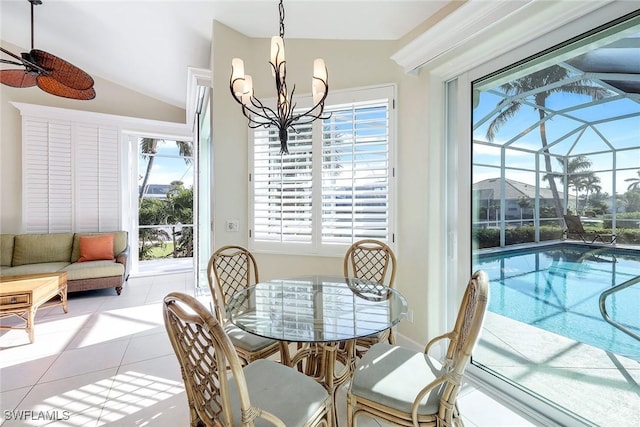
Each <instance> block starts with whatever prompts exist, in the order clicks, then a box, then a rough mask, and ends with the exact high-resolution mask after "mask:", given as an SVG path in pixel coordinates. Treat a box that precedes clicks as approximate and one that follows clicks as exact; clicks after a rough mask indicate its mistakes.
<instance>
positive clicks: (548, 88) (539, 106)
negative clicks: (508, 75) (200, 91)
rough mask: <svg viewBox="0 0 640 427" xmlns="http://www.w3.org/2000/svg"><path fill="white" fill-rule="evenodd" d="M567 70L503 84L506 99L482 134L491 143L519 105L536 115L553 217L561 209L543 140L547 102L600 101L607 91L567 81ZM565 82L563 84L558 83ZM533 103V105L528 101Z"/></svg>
mask: <svg viewBox="0 0 640 427" xmlns="http://www.w3.org/2000/svg"><path fill="white" fill-rule="evenodd" d="M571 77H573V76H572V75H571V74H570V72H569V70H567V69H566V68H563V67H560V66H558V65H552V66H551V67H548V68H545V69H543V70H540V71H536V72H533V73H531V74H528V75H526V76H524V77H521V78H519V79H516V80H513V81H511V82H507V83H505V84H503V85H502V86H500V88H501V89H502V91H503V92H504V94H505V95H506V98H505V99H503V100H502V101H500V102H499V103H498V105H497V109H498V110H499V111H500V113H498V115H497V116H496V117H495V118H494V119H493V121H492V122H491V123H490V124H489V126H488V128H487V132H486V137H487V140H489V141H493V140H494V138H495V137H496V134H497V133H498V130H499V129H500V128H501V127H502V126H503V125H504V124H505V123H506V122H508V121H509V119H511V118H512V117H513V116H514V115H515V114H516V113H517V112H518V111H519V110H520V109H521V108H522V106H523V105H533V108H534V110H536V111H537V112H538V117H539V118H540V121H539V122H538V125H537V126H538V130H539V133H540V141H541V143H542V154H543V155H544V163H545V170H546V172H547V176H548V182H549V188H550V189H551V194H552V197H553V202H554V208H555V214H556V217H557V218H562V215H563V206H562V202H561V200H560V195H559V193H558V188H557V186H556V182H555V177H554V175H553V170H552V167H551V153H550V152H549V142H548V140H547V129H546V126H547V125H546V123H547V120H548V119H549V118H551V116H550V115H549V114H548V113H547V109H546V103H547V99H548V98H549V97H550V96H551V95H552V94H556V93H565V94H575V95H585V96H589V97H590V98H591V99H592V100H598V99H602V98H604V97H605V96H606V94H607V90H606V89H604V88H602V87H600V86H597V85H595V84H593V82H591V81H589V80H585V79H578V80H576V79H571ZM563 81H566V83H562V82H563ZM532 101H533V102H532Z"/></svg>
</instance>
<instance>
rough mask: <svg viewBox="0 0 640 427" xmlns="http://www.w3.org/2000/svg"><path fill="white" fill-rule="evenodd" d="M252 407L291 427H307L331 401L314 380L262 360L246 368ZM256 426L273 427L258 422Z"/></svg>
mask: <svg viewBox="0 0 640 427" xmlns="http://www.w3.org/2000/svg"><path fill="white" fill-rule="evenodd" d="M243 371H244V376H245V379H246V381H247V388H248V389H249V399H250V400H251V405H252V406H255V407H257V408H261V409H263V410H265V411H267V412H270V413H272V414H273V415H275V416H277V417H278V418H280V419H281V420H282V421H283V422H284V424H285V425H286V426H287V427H295V426H303V425H305V423H306V422H307V421H308V420H309V418H310V417H311V416H312V415H314V414H315V413H316V412H317V411H318V409H319V408H320V407H321V406H322V405H323V404H324V402H325V401H326V400H327V399H329V394H328V393H327V391H326V390H325V389H324V387H322V386H321V385H320V384H318V383H317V382H316V381H315V380H314V379H312V378H311V377H308V376H306V375H304V374H301V373H300V372H298V371H296V370H295V369H293V368H289V367H287V366H285V365H281V364H280V363H276V362H274V361H272V360H265V359H260V360H256V361H255V362H252V363H250V364H248V365H247V366H245V367H244V369H243ZM237 390H238V389H237V386H236V383H235V381H233V380H232V381H231V382H230V383H229V391H230V393H231V399H232V401H231V406H232V408H233V417H234V418H233V423H232V425H234V426H239V425H242V423H241V422H240V419H241V417H240V403H239V400H238V391H237ZM256 426H273V424H271V423H269V422H266V421H265V420H264V419H256Z"/></svg>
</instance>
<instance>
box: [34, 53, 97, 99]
mask: <svg viewBox="0 0 640 427" xmlns="http://www.w3.org/2000/svg"><path fill="white" fill-rule="evenodd" d="M30 55H31V58H32V59H33V61H34V62H35V63H36V64H37V65H38V66H40V67H42V68H44V69H46V70H47V72H48V76H49V77H51V78H53V79H55V80H57V81H58V82H60V83H62V84H63V85H64V86H67V87H69V88H72V89H77V90H80V91H83V90H89V89H91V88H92V87H93V84H94V81H93V78H92V77H91V76H90V75H89V74H87V73H86V72H85V71H83V70H81V69H80V68H78V67H76V66H75V65H73V64H71V63H69V62H67V61H65V60H64V59H62V58H58V57H57V56H55V55H52V54H50V53H49V52H45V51H43V50H38V49H33V50H31V52H30Z"/></svg>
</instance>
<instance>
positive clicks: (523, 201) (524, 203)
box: [518, 196, 531, 227]
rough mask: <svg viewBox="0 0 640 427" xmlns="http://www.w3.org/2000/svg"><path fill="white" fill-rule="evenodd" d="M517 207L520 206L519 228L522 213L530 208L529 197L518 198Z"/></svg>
mask: <svg viewBox="0 0 640 427" xmlns="http://www.w3.org/2000/svg"><path fill="white" fill-rule="evenodd" d="M518 206H520V227H522V216H523V215H522V214H523V211H524V210H525V209H527V208H530V207H531V198H530V197H529V196H520V197H518Z"/></svg>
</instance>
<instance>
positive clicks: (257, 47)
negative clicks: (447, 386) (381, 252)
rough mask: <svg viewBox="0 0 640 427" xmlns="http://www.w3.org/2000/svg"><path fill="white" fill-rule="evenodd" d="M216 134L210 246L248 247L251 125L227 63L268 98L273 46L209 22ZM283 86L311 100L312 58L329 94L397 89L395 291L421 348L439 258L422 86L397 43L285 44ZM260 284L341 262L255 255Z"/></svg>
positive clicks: (405, 326)
mask: <svg viewBox="0 0 640 427" xmlns="http://www.w3.org/2000/svg"><path fill="white" fill-rule="evenodd" d="M213 35H214V36H213V45H212V58H213V82H214V83H213V86H214V87H213V97H212V99H213V110H212V111H213V115H212V120H213V125H212V126H213V127H212V129H213V134H212V141H213V147H214V188H215V189H214V200H213V203H214V208H213V209H214V212H215V214H214V215H215V216H214V224H215V230H216V233H215V235H214V247H215V248H217V247H220V246H222V245H228V244H240V245H243V246H247V245H248V233H247V224H248V215H247V212H248V200H247V199H248V160H247V159H248V157H247V156H248V152H247V147H248V142H247V137H248V127H247V120H246V118H245V117H244V116H243V115H242V114H241V112H240V106H239V105H238V104H237V103H236V102H235V101H234V100H233V98H232V97H231V94H230V91H229V75H230V72H231V59H232V58H233V57H240V58H242V59H243V60H244V64H245V73H247V74H251V76H252V77H253V85H254V89H255V92H256V96H257V97H258V98H273V97H274V95H275V84H274V81H273V78H272V76H271V72H270V68H269V65H268V61H269V52H270V47H269V45H270V40H268V39H250V38H247V37H245V36H244V35H242V34H240V33H238V32H236V31H234V30H232V29H230V28H229V27H226V26H225V25H223V24H221V23H218V22H214V25H213ZM285 44H286V54H287V83H288V84H289V87H290V88H291V85H292V84H293V83H295V84H296V93H298V94H301V95H302V94H308V93H309V92H310V87H311V75H312V69H313V60H314V59H315V58H323V59H324V60H325V63H326V65H327V68H328V70H329V91H331V90H339V89H347V88H353V87H360V86H371V85H380V84H387V83H396V84H397V85H398V96H397V103H396V105H397V115H398V120H397V123H398V150H397V170H396V174H397V177H398V178H397V183H398V186H397V189H398V197H397V201H398V203H399V205H398V228H397V230H398V233H397V236H396V238H397V251H396V255H397V259H398V274H397V278H396V286H397V288H398V290H399V291H400V292H402V293H403V294H404V295H405V296H406V297H407V299H408V300H409V305H410V308H412V309H414V310H415V314H414V323H413V324H411V323H409V322H407V321H403V322H402V323H401V325H400V333H401V334H405V335H407V336H409V337H411V338H412V339H414V340H416V341H418V342H421V343H423V342H426V339H427V337H428V336H433V335H434V334H435V333H438V332H440V330H439V326H440V325H439V324H438V320H439V314H438V311H437V310H434V311H431V312H429V311H427V310H424V307H425V306H426V301H428V299H429V298H430V296H429V295H428V292H427V289H428V287H427V280H426V278H427V269H428V266H429V258H430V255H431V254H432V253H440V252H442V239H439V238H438V235H439V234H440V233H438V232H437V230H435V231H434V230H429V229H428V218H429V216H430V214H431V212H432V211H430V209H432V210H438V209H439V206H438V205H437V204H431V205H430V204H429V203H428V200H429V194H428V188H429V175H430V171H429V168H428V167H427V163H428V161H427V160H428V157H429V155H430V149H431V147H430V146H429V144H428V141H427V140H426V138H425V135H426V134H427V132H426V131H427V123H428V120H427V119H428V117H427V115H426V108H427V103H426V102H425V101H424V100H425V99H427V97H428V92H427V80H426V78H424V77H417V76H412V75H407V74H406V73H404V71H403V70H402V69H401V68H400V67H399V66H398V65H397V64H396V63H395V62H394V61H392V60H391V59H390V57H391V55H392V54H393V53H394V52H395V51H396V50H397V47H398V46H397V43H396V42H390V41H344V40H338V41H336V40H299V39H285ZM228 219H238V220H239V221H240V231H239V232H227V231H224V223H225V221H226V220H228ZM256 258H257V261H258V263H259V270H260V279H261V280H264V279H270V278H274V277H278V276H280V277H281V276H290V275H299V274H313V273H330V274H342V258H340V257H312V256H293V255H276V254H266V253H257V254H256Z"/></svg>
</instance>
